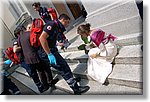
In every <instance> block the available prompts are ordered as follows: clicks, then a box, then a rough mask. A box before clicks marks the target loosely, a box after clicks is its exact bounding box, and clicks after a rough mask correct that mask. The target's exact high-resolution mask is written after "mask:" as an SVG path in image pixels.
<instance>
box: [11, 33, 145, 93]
mask: <svg viewBox="0 0 150 102" xmlns="http://www.w3.org/2000/svg"><path fill="white" fill-rule="evenodd" d="M116 44H117V45H118V49H119V53H118V55H117V56H116V58H115V60H114V61H113V71H112V73H111V74H110V75H109V76H108V79H107V82H108V83H109V84H108V85H102V84H101V83H99V82H96V81H95V80H93V79H92V78H91V77H90V76H89V75H88V74H87V60H88V56H87V55H85V53H84V51H78V50H77V47H70V48H68V50H66V52H62V51H60V53H61V55H62V56H63V57H64V59H65V60H66V61H67V62H68V64H69V66H70V68H71V70H72V72H73V74H74V76H75V77H81V82H80V83H79V84H80V85H89V86H90V90H89V91H88V92H86V93H84V95H90V94H91V95H103V94H116V95H120V94H122V95H126V94H128V95H133V94H142V93H143V77H142V76H143V73H142V72H143V67H142V64H143V62H142V59H143V54H142V51H141V46H142V35H141V34H133V35H132V36H122V37H119V38H118V40H117V41H116ZM52 70H53V73H54V76H55V77H59V79H60V81H59V82H58V83H57V84H56V87H55V88H54V87H53V88H50V89H49V90H47V91H46V92H44V93H42V94H43V95H48V94H65V95H68V94H73V92H72V90H71V89H70V87H69V86H68V85H67V83H66V82H65V81H64V80H63V79H62V77H61V76H60V75H59V74H58V72H57V71H56V70H55V69H53V68H52ZM11 76H12V77H13V78H15V79H17V80H18V81H20V82H21V83H23V84H24V85H25V86H27V87H28V88H30V89H32V90H33V91H34V92H36V93H37V94H40V93H39V91H38V90H37V87H36V86H35V84H34V83H33V81H32V80H31V78H30V77H29V76H28V74H27V73H26V72H25V70H24V69H23V68H21V67H19V68H17V69H16V71H15V72H14V73H13V74H11Z"/></svg>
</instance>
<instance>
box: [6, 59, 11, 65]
mask: <svg viewBox="0 0 150 102" xmlns="http://www.w3.org/2000/svg"><path fill="white" fill-rule="evenodd" d="M11 62H12V61H11V60H10V59H8V60H6V61H4V64H11Z"/></svg>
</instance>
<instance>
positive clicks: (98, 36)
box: [90, 29, 116, 46]
mask: <svg viewBox="0 0 150 102" xmlns="http://www.w3.org/2000/svg"><path fill="white" fill-rule="evenodd" d="M90 37H91V40H92V41H93V42H94V43H95V44H96V46H99V45H100V43H101V42H103V43H106V41H107V42H108V41H109V40H110V39H112V40H113V41H114V40H115V39H116V37H115V36H113V35H112V34H109V35H108V36H107V37H105V32H104V31H102V30H101V29H97V30H96V31H94V32H93V33H92V34H91V35H90Z"/></svg>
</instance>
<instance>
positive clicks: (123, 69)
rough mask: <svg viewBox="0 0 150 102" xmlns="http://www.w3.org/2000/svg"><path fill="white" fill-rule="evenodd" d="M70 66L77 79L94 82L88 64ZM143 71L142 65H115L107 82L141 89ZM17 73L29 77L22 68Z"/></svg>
mask: <svg viewBox="0 0 150 102" xmlns="http://www.w3.org/2000/svg"><path fill="white" fill-rule="evenodd" d="M69 66H70V68H71V71H72V72H73V74H74V76H75V77H81V78H82V79H88V80H92V81H93V79H92V78H91V77H90V76H89V75H88V74H87V63H78V64H73V63H69ZM52 70H53V73H54V74H58V71H57V70H55V69H53V68H52ZM142 70H143V68H142V65H124V64H118V65H114V66H113V70H112V73H111V74H110V75H109V76H108V80H107V81H108V82H109V83H110V84H116V85H121V86H128V87H134V88H140V89H141V88H142V84H143V81H142V72H143V71H142ZM16 72H17V73H20V74H23V75H25V76H27V77H29V76H28V74H27V73H26V71H25V70H24V69H23V68H22V67H19V68H17V69H16Z"/></svg>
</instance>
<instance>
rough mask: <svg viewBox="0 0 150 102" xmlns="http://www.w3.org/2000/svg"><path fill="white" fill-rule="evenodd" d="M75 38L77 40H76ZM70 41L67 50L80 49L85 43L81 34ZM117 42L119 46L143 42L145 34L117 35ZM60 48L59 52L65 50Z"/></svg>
mask: <svg viewBox="0 0 150 102" xmlns="http://www.w3.org/2000/svg"><path fill="white" fill-rule="evenodd" d="M68 35H69V34H67V36H68ZM73 39H75V40H76V41H75V42H74V40H73ZM69 41H70V42H71V45H70V46H69V47H68V49H66V50H65V52H71V51H78V46H79V45H81V44H83V42H82V41H81V38H80V37H79V36H75V37H74V38H72V39H69ZM115 43H116V45H117V46H118V47H122V46H129V45H138V44H143V35H142V34H141V33H135V34H131V35H125V36H119V37H117V40H116V41H115ZM58 49H59V52H61V53H63V52H64V51H63V50H60V47H58Z"/></svg>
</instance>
